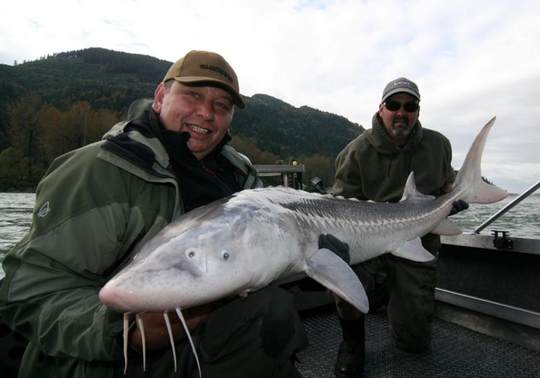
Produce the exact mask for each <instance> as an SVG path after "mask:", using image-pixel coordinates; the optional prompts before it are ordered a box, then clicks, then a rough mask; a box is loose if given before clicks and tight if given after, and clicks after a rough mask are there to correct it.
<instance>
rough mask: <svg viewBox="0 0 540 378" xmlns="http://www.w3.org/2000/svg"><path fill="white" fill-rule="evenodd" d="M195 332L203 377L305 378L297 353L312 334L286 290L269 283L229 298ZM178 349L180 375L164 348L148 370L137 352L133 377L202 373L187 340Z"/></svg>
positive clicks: (148, 366) (152, 356)
mask: <svg viewBox="0 0 540 378" xmlns="http://www.w3.org/2000/svg"><path fill="white" fill-rule="evenodd" d="M192 336H193V337H194V341H195V343H196V345H197V353H198V356H199V360H200V363H201V370H202V375H203V377H204V378H217V377H220V378H223V377H227V378H248V377H249V378H258V377H260V378H266V377H268V378H270V377H275V378H297V377H301V376H300V374H299V373H298V371H297V370H296V368H295V366H294V355H295V353H296V352H297V351H298V350H300V349H302V348H305V347H306V346H307V337H306V334H305V331H304V327H303V324H302V322H301V320H300V317H299V316H298V314H297V311H296V309H295V307H294V302H293V298H292V296H291V294H289V293H288V292H286V291H285V290H283V289H280V288H277V287H273V286H270V287H267V288H264V289H262V290H259V291H257V292H255V293H251V294H249V295H248V296H247V298H237V299H234V300H233V301H231V302H228V303H227V304H225V305H223V306H222V307H220V308H218V309H217V310H215V311H214V312H213V313H212V314H211V315H210V317H209V318H208V319H207V320H206V321H205V322H204V323H203V324H202V325H201V326H199V327H198V328H196V329H195V330H194V331H193V335H192ZM177 353H178V355H179V356H180V357H179V358H178V359H179V360H180V362H179V365H180V366H179V372H178V373H177V374H176V375H175V374H174V371H173V361H172V352H171V351H170V350H167V349H164V350H161V351H157V352H153V353H152V354H151V356H149V358H148V361H147V368H146V373H143V372H142V371H141V370H142V369H141V365H142V356H141V355H136V356H135V355H132V358H130V362H129V364H130V366H128V376H129V377H139V376H143V377H173V376H176V377H183V378H184V377H190V378H191V377H198V371H197V367H196V363H195V359H194V357H193V352H192V350H191V347H190V346H189V344H188V342H187V341H185V342H184V343H182V344H181V345H177ZM133 357H135V358H133ZM133 364H136V365H137V366H136V367H135V366H133ZM130 370H131V372H130Z"/></svg>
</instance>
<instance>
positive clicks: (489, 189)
mask: <svg viewBox="0 0 540 378" xmlns="http://www.w3.org/2000/svg"><path fill="white" fill-rule="evenodd" d="M495 118H496V117H493V118H492V119H491V120H489V122H488V123H486V125H485V126H484V127H483V128H482V130H480V132H479V133H478V135H477V136H476V138H475V139H474V141H473V143H472V145H471V147H470V149H469V152H467V156H466V157H465V161H464V162H463V165H462V167H461V169H460V170H459V173H458V175H457V178H456V182H455V185H454V187H455V190H456V191H459V192H462V193H463V195H462V196H460V198H461V199H463V200H465V201H467V202H470V203H492V202H497V201H500V200H502V199H503V198H505V197H506V196H507V195H508V192H507V191H506V190H504V189H501V188H499V187H498V186H496V185H492V184H489V183H487V182H486V181H484V180H483V179H482V172H481V169H480V163H481V161H482V152H484V146H485V144H486V139H487V136H488V134H489V131H490V130H491V128H492V127H493V124H494V123H495Z"/></svg>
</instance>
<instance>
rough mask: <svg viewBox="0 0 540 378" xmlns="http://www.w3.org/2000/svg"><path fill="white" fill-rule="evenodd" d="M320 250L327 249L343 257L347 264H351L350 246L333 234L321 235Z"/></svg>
mask: <svg viewBox="0 0 540 378" xmlns="http://www.w3.org/2000/svg"><path fill="white" fill-rule="evenodd" d="M319 248H326V249H329V250H331V251H332V252H334V253H335V254H336V255H338V256H339V257H341V259H342V260H343V261H345V262H346V263H347V264H350V263H351V255H350V254H349V245H348V244H347V243H343V242H342V241H341V240H339V239H338V238H336V237H335V236H334V235H331V234H321V235H320V236H319Z"/></svg>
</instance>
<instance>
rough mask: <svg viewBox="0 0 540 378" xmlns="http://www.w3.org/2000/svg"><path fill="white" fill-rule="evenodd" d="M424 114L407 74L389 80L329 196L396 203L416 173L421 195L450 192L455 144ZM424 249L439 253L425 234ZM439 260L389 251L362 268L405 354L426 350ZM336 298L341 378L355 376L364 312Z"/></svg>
mask: <svg viewBox="0 0 540 378" xmlns="http://www.w3.org/2000/svg"><path fill="white" fill-rule="evenodd" d="M419 113H420V92H419V90H418V86H417V85H416V84H415V83H414V82H412V81H410V80H408V79H406V78H403V77H402V78H398V79H395V80H393V81H391V82H390V83H388V84H387V85H386V86H385V88H384V91H383V95H382V99H381V103H380V105H379V110H378V112H377V113H375V115H374V116H373V120H372V128H371V129H369V130H367V131H366V132H364V133H363V134H362V135H360V136H359V137H357V138H356V139H355V140H353V141H352V142H351V143H350V144H349V145H347V146H346V147H345V148H344V149H343V151H341V153H340V154H339V155H338V157H337V159H336V180H335V183H334V187H333V190H332V192H333V193H334V194H336V195H341V196H344V197H354V198H358V199H360V200H372V201H376V202H397V201H399V200H400V199H401V198H402V195H403V189H404V187H405V182H406V181H407V177H408V176H409V174H410V172H411V171H412V172H414V174H415V179H416V185H417V187H418V190H419V191H420V192H421V193H424V194H429V195H433V196H440V195H441V194H444V193H447V192H450V191H451V189H452V182H453V180H454V170H453V168H452V166H451V161H452V150H451V146H450V142H449V141H448V139H447V138H446V137H444V136H443V135H442V134H440V133H438V132H436V131H433V130H429V129H425V128H423V127H422V125H421V124H420V121H419V120H418V116H419ZM467 207H468V205H467V203H466V202H465V201H461V200H459V201H456V202H455V203H454V207H453V212H454V213H455V212H457V211H461V210H463V209H465V208H467ZM422 244H423V246H424V248H426V249H427V250H428V251H429V252H431V253H432V254H434V255H435V256H436V255H437V252H438V250H439V248H440V238H439V236H438V235H433V234H427V235H426V236H424V237H423V238H422ZM436 263H437V260H432V261H428V262H416V261H411V260H407V259H403V258H401V257H396V256H394V255H392V254H385V255H382V256H379V257H377V258H375V259H372V260H370V261H367V262H365V263H363V264H362V266H361V267H360V268H358V272H359V275H360V277H361V278H362V281H363V283H364V285H366V287H367V288H368V296H369V298H370V303H371V304H372V306H371V308H372V309H377V306H380V305H387V311H388V319H389V323H390V332H391V334H392V336H393V338H394V341H395V344H396V346H397V347H399V348H401V349H404V350H408V351H415V352H418V351H425V350H427V349H428V348H429V345H430V340H431V319H432V317H433V312H434V292H435V291H434V290H435V283H436ZM336 301H337V308H338V315H339V321H340V325H341V328H342V331H343V341H342V343H341V345H340V349H339V353H338V357H337V361H336V366H335V371H336V375H337V376H339V377H353V376H354V377H356V376H359V374H360V373H361V372H362V369H363V362H364V349H365V346H364V344H365V331H364V314H362V313H361V312H359V311H357V310H356V309H355V308H354V307H352V306H351V305H349V304H348V303H346V302H344V301H342V300H339V299H337V300H336Z"/></svg>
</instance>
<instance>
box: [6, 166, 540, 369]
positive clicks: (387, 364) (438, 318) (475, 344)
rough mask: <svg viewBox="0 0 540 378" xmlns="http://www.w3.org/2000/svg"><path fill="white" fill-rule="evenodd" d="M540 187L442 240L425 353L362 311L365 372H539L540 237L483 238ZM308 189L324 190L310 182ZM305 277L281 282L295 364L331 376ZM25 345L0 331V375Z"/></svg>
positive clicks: (268, 170)
mask: <svg viewBox="0 0 540 378" xmlns="http://www.w3.org/2000/svg"><path fill="white" fill-rule="evenodd" d="M256 168H257V170H258V171H259V173H260V175H261V176H262V177H265V176H267V177H270V176H276V177H277V180H278V181H280V183H281V184H283V185H285V186H291V187H294V188H297V189H300V188H303V189H305V185H303V175H304V166H303V165H302V164H294V165H293V164H285V165H272V166H256ZM539 187H540V182H538V183H536V184H535V185H533V186H532V187H531V188H529V189H527V190H526V191H525V192H523V193H522V194H520V195H519V196H518V197H516V198H515V199H514V200H513V201H512V202H510V203H509V204H508V205H506V206H505V207H504V208H503V209H501V210H500V211H498V212H497V213H496V214H494V215H493V216H492V217H490V218H489V219H488V220H486V221H485V222H484V223H482V224H481V225H479V226H478V227H477V228H476V229H475V231H474V232H473V233H471V234H462V235H458V236H452V237H442V249H441V251H440V255H439V268H440V277H439V283H438V287H437V288H436V292H435V299H436V311H435V319H434V321H433V341H432V348H431V350H430V351H429V352H425V353H420V354H412V353H408V352H404V351H401V350H399V349H397V348H396V347H394V346H393V345H392V339H391V337H390V335H389V332H388V322H387V319H386V314H385V311H384V308H380V309H378V310H376V311H374V312H372V313H369V314H367V316H366V360H365V366H364V376H365V377H398V376H399V377H432V376H433V377H434V376H437V377H540V287H539V285H538V283H539V282H540V279H539V273H540V239H534V238H521V237H513V236H512V235H511V234H510V233H509V232H508V231H506V230H493V231H492V232H491V234H481V231H483V230H485V229H486V228H487V227H488V226H489V225H490V224H492V223H493V222H494V221H495V220H496V219H498V218H500V217H501V216H503V215H504V214H505V213H506V212H508V211H510V210H511V209H512V208H513V207H515V206H516V205H517V204H518V203H519V202H521V201H522V200H524V199H525V198H527V197H528V196H530V195H532V194H533V193H534V192H535V191H536V190H537V189H538V188H539ZM310 188H311V189H312V190H318V191H321V190H324V186H323V184H322V182H321V180H320V179H316V178H315V179H313V180H311V184H310ZM353 268H354V266H353ZM304 279H307V278H305V277H301V276H299V277H296V278H295V279H294V281H288V282H286V283H283V284H284V285H286V287H287V289H288V290H290V291H291V292H292V293H293V294H294V296H295V299H296V305H297V308H298V311H299V313H300V315H301V317H302V320H303V322H304V325H305V329H306V332H307V334H308V338H309V341H310V345H309V346H308V347H307V348H306V349H305V350H303V351H301V352H299V353H298V356H297V358H298V364H297V367H298V369H299V371H300V372H301V374H302V375H303V376H304V377H305V378H326V377H333V376H334V372H333V369H334V362H335V358H336V356H337V350H338V347H339V343H340V341H341V329H340V327H339V325H338V319H337V316H336V312H335V307H334V304H333V299H332V297H331V296H330V295H329V293H327V292H326V291H305V290H303V289H302V288H301V286H302V285H301V280H304ZM0 327H1V322H0ZM23 348H24V340H23V339H22V338H21V337H17V335H14V334H13V333H10V332H9V330H7V329H5V330H3V329H1V328H0V358H1V359H0V361H1V362H2V364H1V365H2V371H3V374H6V375H3V376H14V374H15V371H16V369H17V367H18V362H19V359H20V357H21V355H22V351H23Z"/></svg>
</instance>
